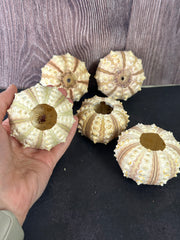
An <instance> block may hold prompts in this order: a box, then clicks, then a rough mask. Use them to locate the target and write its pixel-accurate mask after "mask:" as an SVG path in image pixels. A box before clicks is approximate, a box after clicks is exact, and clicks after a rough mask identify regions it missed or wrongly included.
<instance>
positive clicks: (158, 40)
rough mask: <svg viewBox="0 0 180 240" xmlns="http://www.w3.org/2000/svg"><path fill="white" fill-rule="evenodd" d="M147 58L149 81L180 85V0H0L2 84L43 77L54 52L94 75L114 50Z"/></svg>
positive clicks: (27, 82) (22, 84)
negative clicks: (80, 63) (74, 60)
mask: <svg viewBox="0 0 180 240" xmlns="http://www.w3.org/2000/svg"><path fill="white" fill-rule="evenodd" d="M111 49H112V50H132V51H133V52H134V53H135V55H136V56H138V57H140V58H142V60H143V66H144V69H145V75H146V77H147V79H146V80H145V82H144V85H167V84H180V77H179V76H180V64H179V63H180V1H179V0H151V1H149V0H0V87H1V88H6V87H7V86H8V85H9V84H11V83H14V84H16V85H17V86H18V87H19V88H26V87H29V86H32V85H34V84H35V83H37V82H38V81H39V80H40V76H41V68H42V67H43V66H44V64H45V63H46V62H47V61H48V60H49V59H50V58H51V57H52V55H55V54H64V53H66V52H69V53H71V54H72V55H74V56H76V57H77V58H79V59H81V60H83V61H85V62H86V66H87V68H88V70H89V72H90V73H91V74H92V76H93V75H94V73H95V71H96V67H97V64H98V61H99V59H100V58H102V57H104V56H105V55H107V54H108V53H109V51H110V50H111Z"/></svg>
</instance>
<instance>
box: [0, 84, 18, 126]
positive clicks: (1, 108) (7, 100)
mask: <svg viewBox="0 0 180 240" xmlns="http://www.w3.org/2000/svg"><path fill="white" fill-rule="evenodd" d="M16 92H17V88H16V86H15V85H10V86H9V87H8V88H7V89H6V90H5V91H4V92H2V93H0V123H2V121H3V119H4V116H5V115H6V111H7V109H8V108H9V107H10V105H11V103H12V101H13V99H14V94H15V93H16Z"/></svg>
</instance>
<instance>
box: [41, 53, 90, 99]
mask: <svg viewBox="0 0 180 240" xmlns="http://www.w3.org/2000/svg"><path fill="white" fill-rule="evenodd" d="M41 70H42V76H41V81H40V83H41V84H42V85H44V86H48V85H52V86H56V87H60V88H64V89H66V91H67V97H69V98H71V99H72V100H73V101H79V99H80V98H81V97H82V96H83V95H84V94H85V93H86V92H87V90H88V84H89V76H90V74H89V73H88V71H87V69H86V66H85V63H84V62H82V61H80V60H79V59H77V58H75V57H73V56H72V55H71V54H69V53H67V54H65V55H59V56H58V55H55V56H53V58H52V59H51V60H50V61H49V62H48V63H47V64H46V65H45V66H44V67H43V68H42V69H41Z"/></svg>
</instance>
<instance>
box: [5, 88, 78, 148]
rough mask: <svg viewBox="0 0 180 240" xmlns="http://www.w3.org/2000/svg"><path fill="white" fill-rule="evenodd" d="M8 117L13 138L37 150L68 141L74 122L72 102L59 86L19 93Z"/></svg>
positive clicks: (31, 89) (29, 89)
mask: <svg viewBox="0 0 180 240" xmlns="http://www.w3.org/2000/svg"><path fill="white" fill-rule="evenodd" d="M8 115H9V120H10V126H11V135H12V136H14V137H15V138H16V139H17V140H19V142H21V143H22V144H23V145H24V146H25V147H32V148H38V149H47V150H50V149H51V148H52V147H54V146H55V145H57V144H59V143H60V142H65V140H66V137H67V135H68V133H69V131H70V129H71V127H72V125H73V123H74V118H73V113H72V103H70V102H69V100H67V99H66V97H65V96H64V95H63V94H62V93H61V92H60V91H59V90H58V89H57V88H56V87H43V86H41V85H40V84H36V85H35V86H33V87H31V88H28V89H26V90H24V91H21V92H20V93H17V94H16V95H15V99H14V101H13V103H12V105H11V106H10V108H9V110H8Z"/></svg>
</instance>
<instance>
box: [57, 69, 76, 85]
mask: <svg viewBox="0 0 180 240" xmlns="http://www.w3.org/2000/svg"><path fill="white" fill-rule="evenodd" d="M61 81H62V84H63V86H65V87H66V88H72V87H74V85H75V84H76V77H75V75H74V74H72V73H69V72H68V73H65V74H63V75H62V79H61Z"/></svg>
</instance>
